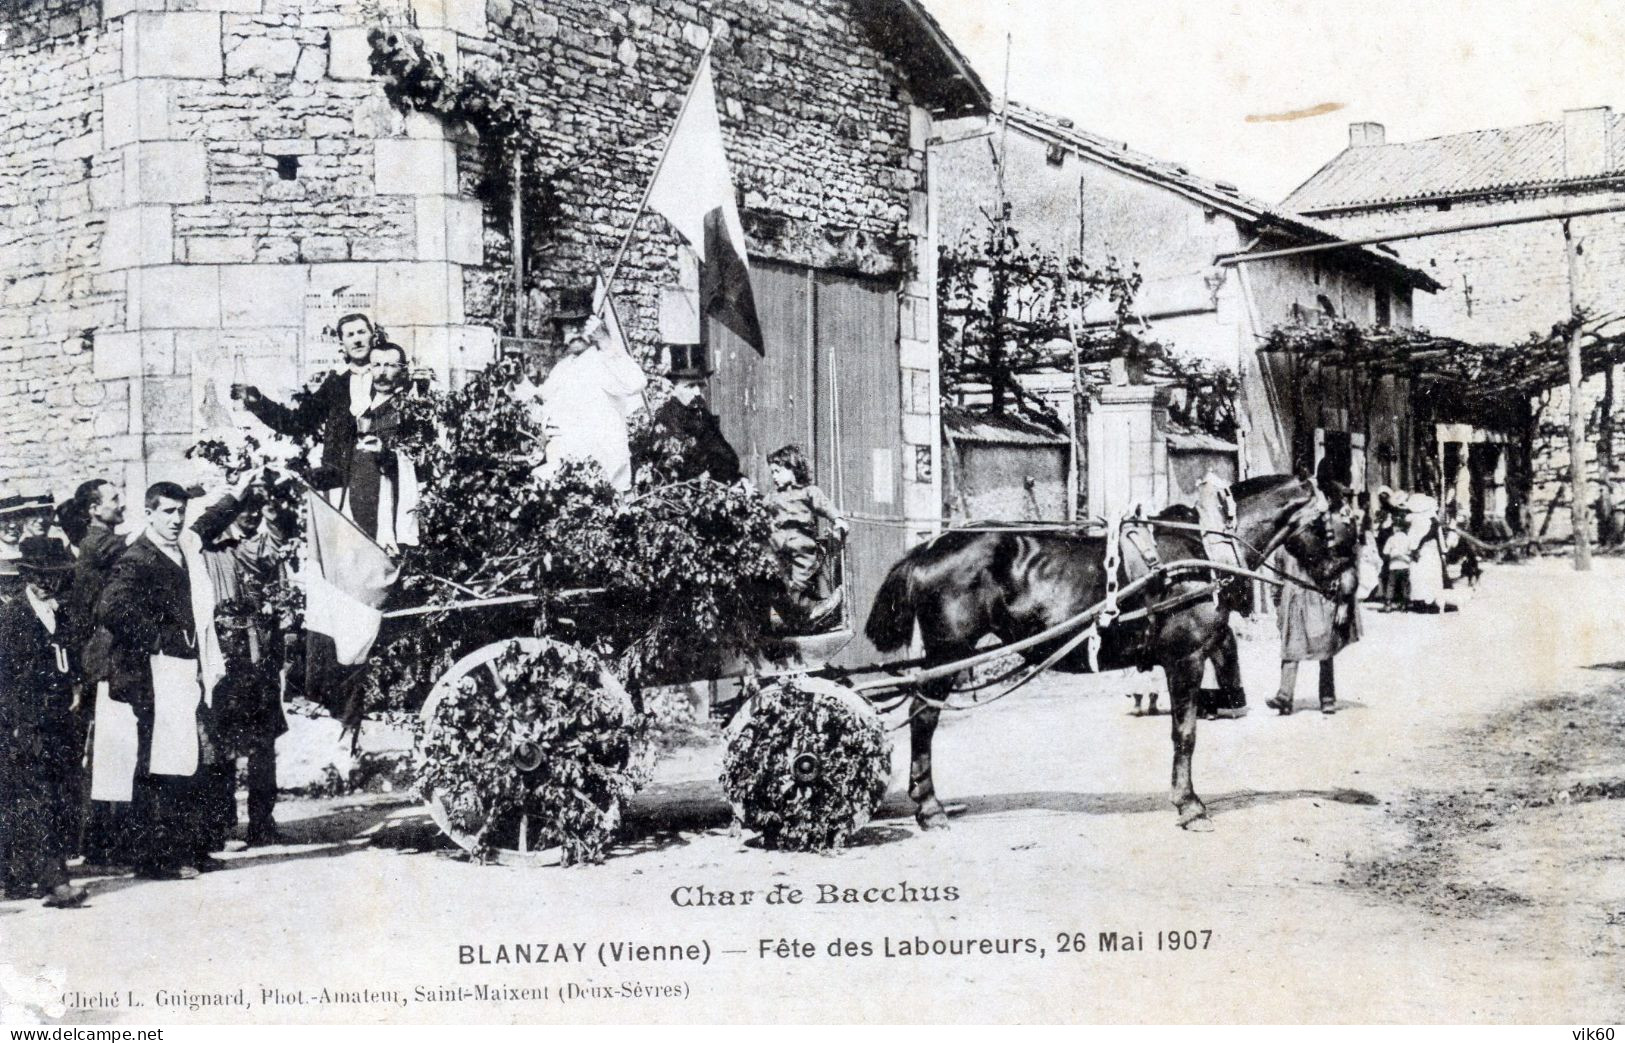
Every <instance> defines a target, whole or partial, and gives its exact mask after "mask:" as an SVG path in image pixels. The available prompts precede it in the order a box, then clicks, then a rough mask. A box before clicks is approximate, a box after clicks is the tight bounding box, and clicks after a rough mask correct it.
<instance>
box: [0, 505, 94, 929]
mask: <svg viewBox="0 0 1625 1043" xmlns="http://www.w3.org/2000/svg"><path fill="white" fill-rule="evenodd" d="M19 552H20V553H19V556H18V558H17V568H18V571H19V573H20V574H21V576H22V580H23V584H24V586H23V594H22V596H21V597H17V598H14V599H12V600H11V601H9V602H6V603H5V604H3V605H0V829H3V830H4V832H5V833H6V834H7V835H6V836H5V837H4V840H3V842H0V849H3V850H4V852H5V861H4V865H3V867H0V873H3V875H4V885H5V896H6V897H7V898H25V897H29V896H30V895H31V894H33V893H40V894H43V895H44V897H45V904H46V905H48V906H55V907H68V906H75V905H79V904H80V903H82V902H83V901H84V900H85V897H86V892H85V890H84V888H82V887H77V886H75V885H74V884H72V883H70V882H69V880H68V867H67V857H68V855H69V854H70V853H71V852H72V850H73V842H74V837H75V834H76V833H77V832H78V818H79V816H78V801H77V800H76V799H75V796H76V794H77V793H78V786H77V784H76V780H77V777H78V770H79V744H78V742H77V741H76V740H77V736H78V729H77V728H76V727H75V722H74V709H75V707H74V702H75V700H74V686H75V681H76V677H75V666H76V663H75V656H74V655H73V650H72V648H71V647H70V645H71V642H70V641H69V640H68V637H67V635H68V634H69V633H70V632H71V630H72V628H71V626H70V625H69V621H68V620H67V619H66V618H65V615H66V613H65V611H64V606H63V605H62V604H61V603H60V602H59V600H58V598H59V597H60V595H61V593H62V591H63V590H64V589H65V588H66V587H67V584H68V580H69V578H70V577H71V576H72V575H73V555H71V554H69V553H68V549H67V548H66V547H64V546H63V545H62V544H61V543H60V542H58V541H56V540H53V539H49V538H47V537H45V536H27V537H24V538H23V540H22V541H21V546H20V547H19Z"/></svg>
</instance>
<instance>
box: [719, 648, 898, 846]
mask: <svg viewBox="0 0 1625 1043" xmlns="http://www.w3.org/2000/svg"><path fill="white" fill-rule="evenodd" d="M890 778H891V742H890V740H889V737H888V736H887V734H886V729H885V726H884V725H883V724H882V723H881V721H880V717H879V715H877V714H876V713H875V711H874V708H873V707H872V706H870V705H869V703H868V701H867V700H865V699H864V698H863V697H862V696H860V695H858V694H857V693H856V692H854V691H852V689H850V688H847V687H845V686H844V685H840V684H836V683H835V682H834V681H829V680H824V679H821V678H812V677H807V676H805V675H794V674H792V675H789V676H784V677H776V678H773V679H772V680H771V681H766V682H764V683H763V686H762V690H761V691H760V692H759V693H757V694H756V695H755V696H753V697H751V698H750V699H747V700H746V701H745V703H744V705H743V706H742V707H741V708H740V710H739V713H738V714H736V715H735V717H734V719H733V721H732V722H731V723H730V724H729V726H728V749H727V753H726V756H725V758H724V761H723V774H722V785H723V788H724V790H726V792H727V794H728V801H729V803H730V804H732V805H733V811H734V816H735V817H736V818H737V819H738V820H739V821H740V822H742V823H743V824H744V825H745V827H746V828H748V829H754V830H756V831H758V832H759V833H761V835H762V840H763V842H764V843H765V844H766V845H767V846H769V847H776V848H784V849H789V850H793V851H826V850H830V849H833V848H839V847H842V846H844V845H845V844H846V842H847V841H848V840H850V839H851V837H852V836H853V834H855V833H857V832H858V830H860V829H862V828H863V827H864V826H866V825H868V823H869V817H870V816H871V815H873V814H874V811H875V808H877V807H879V806H880V801H881V799H882V798H883V797H885V795H886V784H887V782H888V781H889V780H890Z"/></svg>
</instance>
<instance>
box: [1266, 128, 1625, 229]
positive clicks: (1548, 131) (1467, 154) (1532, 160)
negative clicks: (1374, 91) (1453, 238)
mask: <svg viewBox="0 0 1625 1043" xmlns="http://www.w3.org/2000/svg"><path fill="white" fill-rule="evenodd" d="M1608 122H1609V126H1608V138H1609V142H1610V146H1609V155H1608V162H1607V164H1606V169H1605V170H1604V171H1603V175H1604V176H1608V175H1620V174H1625V115H1617V114H1613V113H1610V114H1609V116H1608ZM1566 180H1569V179H1568V178H1567V177H1566V176H1565V175H1564V172H1563V124H1562V123H1561V122H1560V121H1551V122H1546V123H1530V124H1527V125H1525V126H1521V127H1505V128H1499V129H1493V130H1474V131H1468V132H1466V133H1464V134H1447V135H1445V136H1443V137H1438V138H1427V139H1424V140H1422V141H1405V142H1395V143H1392V144H1387V145H1365V146H1355V147H1351V148H1348V149H1345V150H1343V152H1341V153H1339V154H1338V155H1337V156H1336V157H1335V158H1334V159H1332V161H1331V162H1330V163H1327V164H1326V165H1325V166H1324V167H1322V168H1321V169H1320V170H1319V171H1317V172H1316V173H1315V175H1314V176H1313V177H1311V178H1310V179H1309V180H1307V181H1305V182H1304V183H1303V184H1301V185H1299V186H1298V187H1297V188H1296V189H1294V190H1293V192H1292V194H1291V195H1289V196H1287V198H1286V200H1285V201H1284V202H1283V203H1282V205H1283V206H1286V207H1289V208H1291V209H1293V210H1298V211H1303V212H1307V213H1315V212H1317V211H1322V210H1336V209H1343V208H1348V207H1358V206H1370V205H1374V204H1381V203H1402V202H1407V201H1410V200H1417V199H1428V198H1433V197H1438V196H1454V195H1470V194H1474V193H1479V192H1495V191H1507V190H1512V189H1519V188H1536V187H1542V186H1548V185H1556V184H1561V183H1562V182H1564V181H1566Z"/></svg>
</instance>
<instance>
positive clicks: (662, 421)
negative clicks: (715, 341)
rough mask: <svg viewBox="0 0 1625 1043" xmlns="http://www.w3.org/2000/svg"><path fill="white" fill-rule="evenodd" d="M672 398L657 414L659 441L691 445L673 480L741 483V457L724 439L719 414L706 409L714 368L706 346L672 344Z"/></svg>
mask: <svg viewBox="0 0 1625 1043" xmlns="http://www.w3.org/2000/svg"><path fill="white" fill-rule="evenodd" d="M670 348H671V367H670V368H669V369H667V370H666V379H667V380H669V381H671V384H672V389H671V397H670V398H668V399H666V401H665V403H664V404H663V405H661V407H660V408H659V409H658V410H656V411H655V416H654V434H655V437H656V438H658V439H668V438H677V439H682V440H685V443H686V442H687V441H691V442H692V443H693V444H692V446H691V447H687V448H686V449H685V451H684V452H683V454H682V457H681V459H680V460H679V461H678V463H677V465H676V470H675V473H674V475H673V477H674V478H675V479H676V480H677V481H687V480H689V479H692V478H699V477H702V476H706V477H709V478H710V479H711V480H712V481H714V482H721V483H722V484H723V485H732V484H733V483H734V482H737V481H738V480H739V475H740V472H739V454H738V453H736V452H734V447H733V446H731V445H729V444H728V440H727V439H726V438H724V437H723V436H722V425H721V424H720V423H719V422H718V421H717V417H716V414H715V413H713V412H711V411H710V410H709V409H707V408H706V406H705V387H706V382H707V381H708V380H710V378H711V373H712V370H711V365H710V361H709V359H708V357H707V354H706V350H705V345H704V344H672V345H670Z"/></svg>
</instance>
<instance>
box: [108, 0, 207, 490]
mask: <svg viewBox="0 0 1625 1043" xmlns="http://www.w3.org/2000/svg"><path fill="white" fill-rule="evenodd" d="M152 6H154V5H153V4H151V3H136V2H133V0H107V2H106V4H105V5H104V7H103V12H102V14H103V18H104V20H106V21H108V22H111V21H113V20H119V21H120V22H121V23H122V24H121V25H120V29H121V31H122V33H123V36H122V45H123V59H122V65H121V68H120V72H119V76H118V78H117V80H116V81H115V82H113V83H112V84H110V85H109V86H108V87H107V88H106V89H105V90H104V91H103V94H102V147H103V149H104V150H106V152H108V153H110V154H112V155H113V156H116V157H117V158H118V163H119V170H120V174H119V176H118V177H117V178H116V179H115V182H116V183H115V184H113V185H111V186H109V188H108V191H107V192H106V194H105V198H106V199H107V201H108V208H107V211H106V225H105V231H104V234H103V237H102V250H101V258H100V270H101V272H102V273H103V276H104V278H107V279H109V280H110V281H111V282H112V283H113V284H114V285H119V284H122V287H123V290H124V321H123V324H122V329H107V330H103V331H101V332H99V333H98V335H97V339H96V345H95V349H94V355H93V368H92V372H93V374H94V376H95V378H96V379H97V380H98V381H101V382H103V383H104V384H105V385H107V387H108V391H109V397H110V398H112V397H119V394H120V393H123V394H124V395H127V397H128V402H129V409H128V410H127V411H126V412H124V413H122V414H114V415H112V416H111V418H110V419H109V422H108V423H107V424H99V425H98V429H97V431H96V437H97V438H98V440H101V441H103V442H104V444H105V445H106V447H107V448H108V450H109V451H110V454H111V456H112V457H113V459H114V460H115V461H118V462H119V463H122V464H123V466H124V477H125V496H126V499H127V501H129V502H131V503H134V504H139V503H140V495H141V493H142V492H143V491H144V488H145V486H146V485H147V484H148V482H149V481H151V480H156V479H157V478H161V477H176V476H178V475H169V474H167V473H166V470H169V469H172V468H169V469H166V468H165V467H164V466H162V465H158V466H154V460H155V459H161V458H163V457H166V456H168V457H178V454H179V450H180V449H181V448H183V447H184V446H183V445H181V443H184V442H186V441H187V439H188V437H189V436H190V434H191V432H192V394H191V380H190V376H189V373H190V370H189V368H188V363H187V360H186V359H184V358H182V357H181V356H180V355H179V354H178V353H177V351H176V342H177V337H178V336H182V335H184V334H185V333H186V332H188V331H203V330H217V329H218V328H219V326H220V323H221V310H220V303H221V298H220V267H219V266H218V265H213V264H202V265H185V264H179V263H176V262H177V261H178V260H179V258H178V257H177V253H176V244H175V220H174V211H175V207H177V206H180V205H185V204H188V203H198V202H202V201H203V200H204V199H205V198H207V194H208V149H207V145H206V144H205V143H204V142H203V141H200V140H194V139H192V138H191V137H189V134H188V131H187V130H186V129H185V128H182V127H180V126H178V125H177V123H176V121H175V120H174V97H175V92H176V90H177V88H178V87H180V86H182V85H184V84H186V83H187V82H188V81H195V80H219V79H220V78H221V76H222V75H224V54H223V52H222V49H221V31H220V19H221V15H220V13H219V12H218V11H197V10H192V11H170V10H162V9H160V10H135V8H136V7H142V8H150V7H152ZM158 6H159V7H160V8H161V7H162V6H163V5H158ZM115 421H116V422H115ZM169 443H175V444H173V445H171V444H169ZM166 450H167V451H166Z"/></svg>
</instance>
